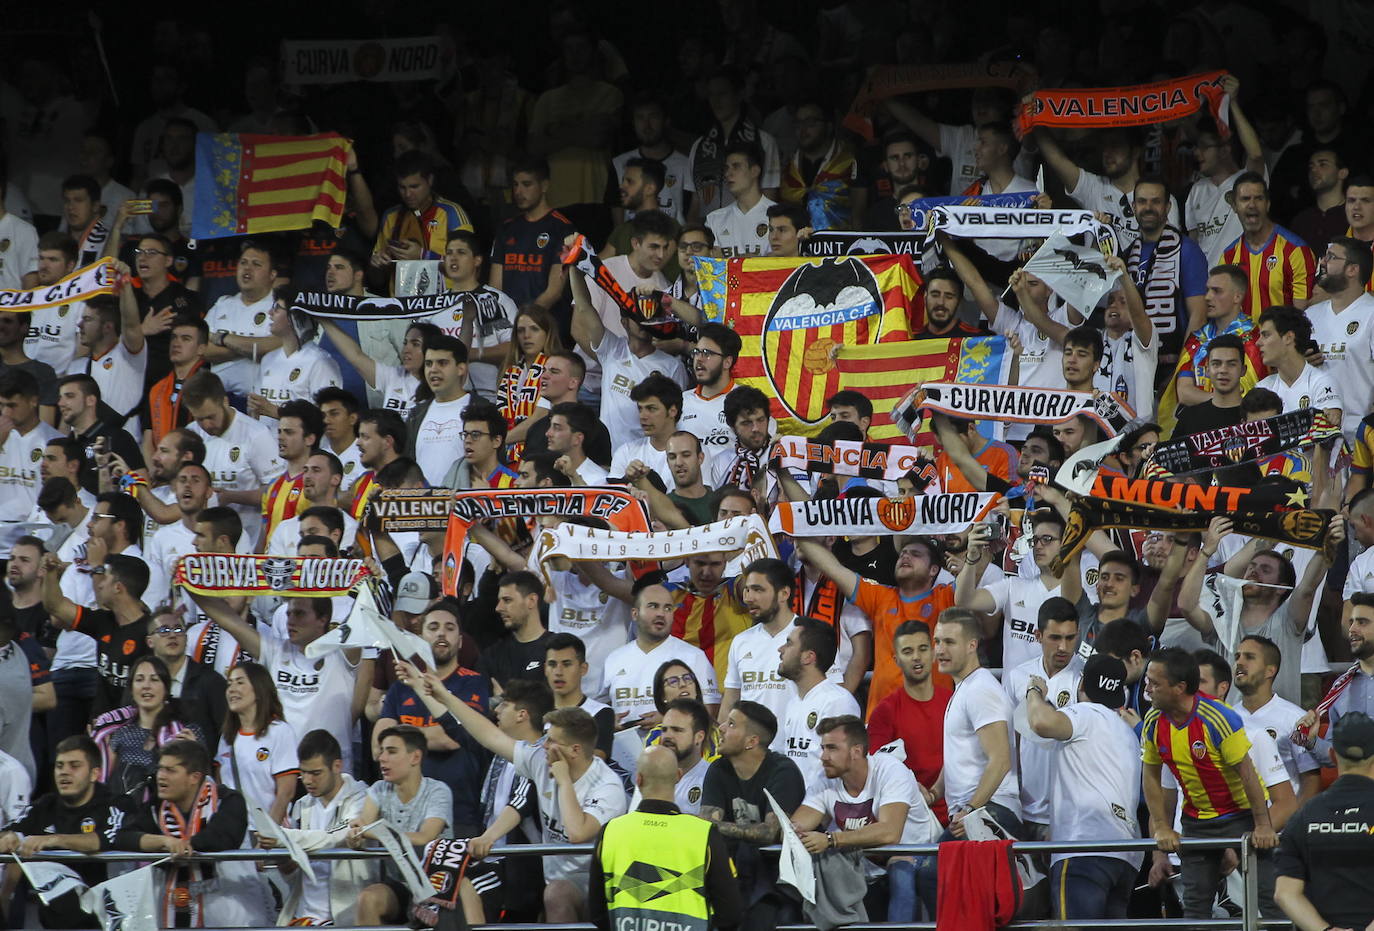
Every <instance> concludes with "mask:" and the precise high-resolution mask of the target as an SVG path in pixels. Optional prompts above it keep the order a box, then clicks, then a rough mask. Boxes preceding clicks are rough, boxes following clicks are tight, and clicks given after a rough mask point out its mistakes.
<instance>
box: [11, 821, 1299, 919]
mask: <svg viewBox="0 0 1374 931" xmlns="http://www.w3.org/2000/svg"><path fill="white" fill-rule="evenodd" d="M1179 843H1180V849H1183V850H1220V849H1224V848H1227V847H1236V846H1239V847H1240V866H1239V868H1238V869H1239V872H1240V875H1241V880H1242V886H1243V888H1244V890H1245V894H1244V901H1243V902H1242V903H1241V907H1242V915H1241V917H1240V918H1208V919H1193V918H1190V919H1162V918H1119V919H1091V920H1089V919H1079V920H1075V921H1073V922H1065V921H1023V922H1016V923H1015V924H1012V925H1009V926H1008V927H1009V928H1012V929H1031V928H1046V929H1050V928H1054V929H1063V928H1065V927H1066V926H1067V925H1074V924H1082V923H1083V922H1086V921H1090V922H1091V925H1092V926H1093V927H1094V928H1209V929H1210V928H1215V929H1223V928H1225V929H1240V931H1260V929H1261V928H1291V927H1292V925H1291V924H1290V923H1289V922H1287V921H1273V920H1270V921H1264V920H1261V919H1260V917H1259V870H1258V869H1256V856H1257V854H1256V851H1255V848H1254V847H1253V845H1252V844H1251V842H1250V835H1248V834H1247V835H1245V836H1244V837H1241V838H1183V839H1182V840H1181V841H1180V842H1179ZM761 849H762V850H763V852H765V853H770V854H775V855H776V854H778V853H780V852H781V850H782V848H781V847H780V846H778V845H772V846H769V847H763V848H761ZM1155 849H1156V848H1155V843H1154V841H1152V840H1149V839H1145V838H1142V839H1139V840H1117V841H1062V842H1055V841H1017V842H1016V843H1015V844H1014V846H1013V850H1014V851H1015V852H1017V853H1035V854H1050V853H1074V854H1099V853H1121V852H1128V851H1141V852H1145V853H1149V852H1150V851H1153V850H1155ZM591 852H592V845H591V844H518V845H514V846H509V847H494V848H492V851H491V853H490V855H489V856H491V857H498V856H507V857H509V856H516V857H519V856H526V857H528V856H569V855H573V856H577V855H582V854H590V853H591ZM865 852H866V853H868V854H874V855H893V856H937V855H938V854H939V852H940V845H939V844H894V845H892V846H889V847H874V848H872V849H870V850H867V851H865ZM309 856H310V858H311V859H312V860H368V859H377V858H381V857H384V856H386V854H385V852H384V851H382V850H381V849H380V848H375V847H374V848H368V849H364V850H353V849H351V848H346V847H339V848H331V849H328V850H313V851H310V852H309ZM30 859H34V860H50V861H55V862H67V863H90V862H91V861H92V860H100V861H102V862H109V863H147V862H149V861H150V860H153V859H156V857H155V856H152V855H150V854H148V853H144V852H136V851H122V850H111V851H106V852H104V853H101V854H99V855H98V856H96V855H90V854H84V853H76V852H75V851H70V850H43V851H40V852H39V853H37V854H35V855H34V856H33V857H31V858H30ZM289 859H290V855H289V854H288V853H287V852H286V851H285V850H281V849H274V850H253V849H241V850H223V851H219V852H217V853H196V854H193V855H191V856H190V857H188V858H187V860H189V861H192V862H194V861H198V860H199V861H216V860H252V861H258V862H268V863H273V862H275V863H281V862H286V861H288V860H289ZM844 927H845V931H899V929H900V931H927V929H929V931H934V929H935V925H934V923H932V922H916V923H895V922H868V923H864V924H854V925H845V926H844ZM404 928H405V926H404V925H388V926H382V927H354V928H340V929H338V931H404ZM594 928H595V926H594V925H591V924H588V923H575V924H548V923H539V924H492V925H476V926H474V927H473V929H472V931H594ZM208 931H220V929H208ZM224 931H229V929H224ZM238 931H244V929H238ZM253 931H272V929H270V928H265V929H253ZM777 931H813V928H812V926H811V925H779V926H778V928H777Z"/></svg>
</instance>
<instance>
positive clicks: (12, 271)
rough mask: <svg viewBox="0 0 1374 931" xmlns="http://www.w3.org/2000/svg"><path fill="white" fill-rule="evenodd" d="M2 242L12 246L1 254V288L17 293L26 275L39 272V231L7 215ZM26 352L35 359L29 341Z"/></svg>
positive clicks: (0, 229)
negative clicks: (30, 350)
mask: <svg viewBox="0 0 1374 931" xmlns="http://www.w3.org/2000/svg"><path fill="white" fill-rule="evenodd" d="M0 240H5V241H8V242H9V244H10V245H9V248H8V249H6V250H5V251H4V252H0V288H4V289H5V290H8V291H17V290H19V289H20V288H22V287H23V286H24V276H25V275H27V274H28V273H29V272H36V271H38V231H37V230H35V229H34V228H33V224H32V223H29V222H28V221H27V220H24V219H23V218H21V217H20V216H19V215H18V214H15V213H6V214H5V215H4V216H3V217H0ZM24 351H25V352H26V353H28V355H29V358H34V356H33V353H31V352H29V347H28V343H27V341H26V342H25V346H24ZM45 361H46V360H45ZM48 364H49V365H51V364H52V363H48Z"/></svg>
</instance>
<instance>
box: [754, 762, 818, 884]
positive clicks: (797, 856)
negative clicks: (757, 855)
mask: <svg viewBox="0 0 1374 931" xmlns="http://www.w3.org/2000/svg"><path fill="white" fill-rule="evenodd" d="M763 794H764V795H766V796H768V804H769V805H772V806H773V815H774V817H776V818H777V819H778V827H780V828H781V829H782V853H781V854H779V855H778V879H779V880H780V881H781V882H785V883H787V884H788V885H789V886H792V887H793V888H794V889H796V890H797V891H798V892H800V893H801V897H802V898H803V899H805V900H806V902H807V904H808V905H815V904H816V868H815V865H814V864H813V862H812V860H811V852H810V851H808V850H807V849H806V845H805V844H803V843H802V841H801V838H800V837H799V836H798V835H797V832H796V830H794V829H793V827H792V819H791V818H789V817H788V816H787V812H785V811H783V810H782V806H781V805H779V804H778V800H777V799H775V798H773V793H772V792H769V791H768V790H767V789H764V790H763Z"/></svg>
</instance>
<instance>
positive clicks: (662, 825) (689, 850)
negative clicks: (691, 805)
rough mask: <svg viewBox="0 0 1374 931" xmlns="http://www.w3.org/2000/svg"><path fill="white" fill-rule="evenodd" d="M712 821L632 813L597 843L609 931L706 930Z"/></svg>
mask: <svg viewBox="0 0 1374 931" xmlns="http://www.w3.org/2000/svg"><path fill="white" fill-rule="evenodd" d="M710 833H711V822H709V821H705V820H703V819H701V818H698V817H696V816H695V815H684V814H681V813H677V814H657V813H652V812H644V811H632V812H630V813H629V814H625V815H621V816H620V817H618V818H612V819H611V820H610V821H609V822H607V824H606V830H605V833H604V834H603V836H602V840H601V868H602V871H603V872H604V873H605V874H606V903H607V909H608V911H609V912H610V919H611V922H610V923H611V931H707V925H708V923H709V921H710V916H711V907H710V904H709V903H708V902H707V901H706V889H705V886H706V868H707V866H708V864H709V863H710V853H709V850H708V843H707V840H708V837H709V835H710Z"/></svg>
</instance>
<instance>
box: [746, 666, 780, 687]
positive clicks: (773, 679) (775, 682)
mask: <svg viewBox="0 0 1374 931" xmlns="http://www.w3.org/2000/svg"><path fill="white" fill-rule="evenodd" d="M740 678H741V679H742V680H743V682H744V684H745V685H766V686H768V687H770V688H773V687H776V688H781V687H782V684H783V683H784V682H786V681H787V680H786V679H784V678H783V677H782V676H780V675H778V671H777V670H776V669H773V670H769V671H768V672H749V671H747V670H745V671H743V672H741V673H740Z"/></svg>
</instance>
